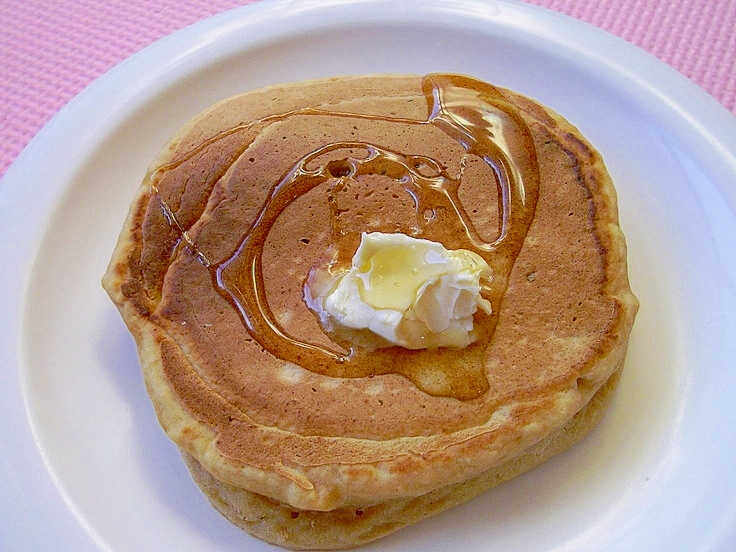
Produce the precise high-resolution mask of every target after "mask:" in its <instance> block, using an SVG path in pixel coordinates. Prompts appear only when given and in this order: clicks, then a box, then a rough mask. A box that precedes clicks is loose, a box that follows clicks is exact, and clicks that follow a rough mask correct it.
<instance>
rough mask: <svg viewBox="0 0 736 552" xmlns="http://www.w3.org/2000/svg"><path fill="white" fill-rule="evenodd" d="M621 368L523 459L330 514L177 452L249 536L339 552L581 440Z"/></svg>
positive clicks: (215, 503) (489, 485)
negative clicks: (224, 476)
mask: <svg viewBox="0 0 736 552" xmlns="http://www.w3.org/2000/svg"><path fill="white" fill-rule="evenodd" d="M620 373H621V367H619V369H618V370H616V372H615V373H614V374H613V375H612V376H611V377H610V378H609V379H608V381H607V382H606V383H605V384H604V385H603V386H602V387H601V388H600V389H599V390H598V391H597V392H596V394H595V395H594V396H593V398H592V399H591V400H590V401H589V402H588V404H587V405H586V406H585V407H583V409H582V410H580V411H579V412H578V413H577V414H576V415H575V416H574V417H573V418H572V419H571V420H570V421H569V422H568V423H567V424H566V425H564V426H563V427H561V428H560V429H558V430H557V431H555V432H553V433H552V434H550V435H548V436H547V437H546V438H545V439H543V440H541V441H539V442H538V443H536V444H535V445H534V446H532V447H531V448H530V449H527V450H526V451H525V452H524V453H523V454H521V455H519V456H517V457H515V458H512V459H511V460H509V461H507V462H504V463H503V464H501V465H500V466H496V467H494V468H491V469H490V470H487V471H485V472H484V473H482V474H480V475H479V476H477V477H474V478H472V479H469V480H467V481H464V482H462V483H458V484H455V485H448V486H446V487H442V488H439V489H437V490H435V491H433V492H430V493H427V494H424V495H420V496H409V497H406V498H400V499H394V500H389V501H387V502H383V503H380V504H374V505H370V506H360V505H356V506H351V507H344V508H338V509H336V510H331V511H326V512H323V511H314V510H296V509H294V508H291V507H289V506H288V505H285V504H281V503H279V502H277V501H275V500H272V499H269V498H267V497H265V496H263V495H260V494H257V493H253V492H250V491H247V490H245V489H241V488H238V487H234V486H232V485H228V484H226V483H223V482H222V481H220V480H218V479H217V478H215V477H214V476H212V474H210V473H209V472H208V471H206V470H205V469H204V468H203V467H202V465H201V464H200V463H199V462H197V460H195V459H194V458H193V457H192V456H191V455H190V454H188V453H186V452H184V451H181V452H182V456H183V458H184V460H185V462H186V464H187V466H188V467H189V470H190V472H191V474H192V477H193V478H194V481H195V482H196V483H197V485H199V487H200V488H201V489H202V491H203V492H204V493H205V495H206V496H207V498H208V499H209V500H210V502H211V503H212V505H213V506H214V507H215V508H216V509H217V510H219V511H220V513H222V514H223V515H224V516H225V517H226V518H227V519H229V520H230V521H231V522H233V523H234V524H235V525H237V526H238V527H241V528H242V529H244V530H245V531H247V532H248V533H250V534H251V535H253V536H255V537H257V538H259V539H262V540H264V541H267V542H270V543H273V544H277V545H279V546H283V547H285V548H290V549H292V550H340V549H346V548H352V547H355V546H359V545H362V544H366V543H368V542H370V541H373V540H376V539H378V538H381V537H384V536H386V535H388V534H390V533H393V532H394V531H397V530H398V529H401V528H402V527H406V526H407V525H410V524H413V523H416V522H419V521H421V520H423V519H426V518H428V517H431V516H433V515H435V514H438V513H440V512H442V511H444V510H447V509H448V508H451V507H453V506H456V505H458V504H461V503H462V502H465V501H467V500H469V499H471V498H473V497H475V496H477V495H479V494H481V493H483V492H485V491H487V490H488V489H491V488H492V487H495V486H496V485H498V484H500V483H503V482H504V481H508V480H509V479H513V478H514V477H516V476H518V475H521V474H522V473H524V472H526V471H529V470H531V469H532V468H534V467H536V466H538V465H539V464H541V463H543V462H545V461H546V460H548V459H550V458H552V457H553V456H555V455H557V454H559V453H561V452H563V451H565V450H567V449H568V448H570V447H571V446H572V445H574V444H575V443H576V442H578V441H579V440H581V439H582V438H583V437H585V435H587V434H588V432H589V431H590V430H591V429H592V428H593V427H594V426H595V425H596V424H597V423H598V422H599V420H600V419H601V418H602V416H603V413H604V412H605V411H606V408H607V406H608V404H609V403H610V401H611V399H612V397H613V395H614V393H613V392H614V390H615V388H616V386H617V384H618V380H619V376H620Z"/></svg>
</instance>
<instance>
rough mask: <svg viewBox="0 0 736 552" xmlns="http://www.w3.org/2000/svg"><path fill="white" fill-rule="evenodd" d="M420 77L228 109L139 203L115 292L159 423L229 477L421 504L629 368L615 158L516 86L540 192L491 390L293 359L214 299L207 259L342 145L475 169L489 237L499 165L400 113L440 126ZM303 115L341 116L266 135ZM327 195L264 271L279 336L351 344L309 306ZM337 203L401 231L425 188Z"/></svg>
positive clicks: (470, 207) (291, 493) (170, 154)
mask: <svg viewBox="0 0 736 552" xmlns="http://www.w3.org/2000/svg"><path fill="white" fill-rule="evenodd" d="M421 82H422V81H421V78H419V77H393V76H391V77H362V78H348V79H334V80H328V81H317V82H311V83H299V84H294V85H285V86H280V87H272V88H269V89H266V90H264V91H257V92H252V93H248V94H246V95H244V96H240V97H236V98H234V99H230V100H227V101H225V102H223V103H221V104H218V105H217V106H215V107H214V108H212V109H211V110H210V111H208V112H207V113H205V114H204V115H202V116H200V117H199V118H197V119H195V120H194V121H193V122H192V123H190V125H188V127H187V128H185V129H184V130H183V131H182V132H181V133H180V134H179V135H178V136H177V138H176V139H175V140H174V141H173V142H172V144H171V145H170V146H169V148H168V149H167V150H165V151H164V152H162V154H161V156H160V158H159V159H158V160H157V162H156V163H155V164H154V166H153V169H154V170H153V171H152V173H151V174H152V175H153V182H151V181H150V179H149V180H147V181H146V182H144V185H143V187H142V188H141V190H140V192H139V196H138V198H137V200H136V202H135V203H134V205H133V207H132V210H131V216H130V218H129V220H128V222H127V224H126V229H125V230H124V232H123V234H122V236H121V241H120V243H119V245H118V249H117V250H116V253H115V257H114V259H113V262H112V264H111V267H110V271H109V273H108V275H107V276H106V280H105V285H106V287H107V289H108V291H109V292H110V294H111V296H112V297H113V299H114V300H115V301H116V302H117V303H118V304H119V306H120V307H121V311H122V313H123V316H124V317H125V320H126V322H127V323H128V325H129V326H130V327H131V330H132V331H133V333H134V335H135V336H136V338H137V340H138V344H139V349H140V350H141V357H142V360H143V368H144V372H145V374H146V378H147V384H148V387H149V390H150V391H151V395H152V399H153V402H154V405H155V406H156V409H157V413H158V415H159V418H160V420H161V423H162V425H163V426H164V428H165V429H166V430H167V432H168V433H169V435H170V436H171V437H172V438H173V439H174V440H175V441H176V442H177V444H179V445H180V446H181V447H182V449H184V450H185V451H187V452H188V453H190V454H192V456H194V457H195V458H196V459H197V461H198V462H199V463H200V464H202V465H203V466H204V467H205V469H206V470H208V471H209V472H211V473H212V474H213V475H215V477H218V478H220V479H222V480H223V481H224V482H226V483H228V484H231V485H236V486H239V487H242V488H245V489H249V490H251V491H255V492H259V493H261V494H264V495H268V496H271V497H272V498H274V499H276V500H279V501H283V502H288V503H290V504H292V505H293V506H295V507H298V508H306V509H322V510H326V509H333V508H336V507H342V506H345V505H350V504H355V503H360V504H368V503H373V502H381V501H384V500H388V499H393V498H396V497H401V496H405V495H418V494H423V493H425V492H429V491H432V490H433V489H436V488H438V487H442V486H445V485H448V484H453V483H458V482H460V481H463V480H465V479H467V478H468V477H473V476H476V475H478V474H479V473H481V472H483V471H485V470H487V469H488V468H490V467H492V466H493V465H496V464H499V463H501V462H503V461H504V460H507V459H508V458H510V457H514V456H516V455H518V454H519V452H520V451H522V450H524V449H525V448H527V447H529V446H531V445H532V444H534V443H535V442H537V441H539V440H540V439H542V438H544V437H545V436H546V435H548V434H549V433H550V432H552V431H554V430H556V429H558V428H559V427H561V426H563V425H564V424H565V423H566V422H567V421H568V420H569V419H570V418H571V417H572V416H573V415H574V414H575V413H576V412H577V411H578V410H579V409H580V408H582V407H583V406H584V405H585V404H586V402H587V401H588V400H589V399H590V397H591V396H592V395H593V394H594V393H595V392H596V390H597V389H598V388H599V387H600V386H601V385H602V384H603V383H604V382H605V381H607V379H608V378H609V377H610V375H611V374H613V373H614V371H615V370H616V369H618V367H619V366H620V364H621V362H622V359H623V356H624V354H625V350H626V339H627V337H628V332H629V330H630V327H631V324H632V323H633V316H634V314H635V311H636V301H635V299H634V298H633V296H632V295H631V293H630V291H629V287H628V281H627V277H626V262H625V247H624V243H623V237H622V235H621V233H620V230H619V229H618V226H617V213H616V204H615V195H614V192H613V188H612V185H611V183H610V181H609V179H608V176H607V173H606V172H605V168H604V167H603V164H602V161H601V160H600V157H599V155H598V154H597V153H596V152H595V150H594V149H593V148H592V147H590V146H589V145H588V144H587V143H586V142H585V141H584V140H583V139H582V138H581V137H580V136H579V134H578V133H577V132H576V131H575V129H573V128H572V127H570V126H569V125H568V124H567V123H565V122H564V121H562V120H561V119H559V118H558V117H556V116H554V115H552V114H550V113H549V112H548V111H546V110H544V109H542V108H541V107H539V106H537V105H536V104H534V103H533V102H530V101H528V100H526V99H524V98H522V97H520V96H518V95H516V94H514V93H511V92H508V91H503V92H502V93H503V94H504V95H505V97H506V98H507V99H508V100H509V101H511V102H513V103H514V104H515V105H516V106H517V108H518V109H519V112H520V113H521V115H522V116H523V118H524V119H525V121H526V122H527V124H528V126H529V129H530V131H531V134H532V137H533V141H534V146H535V149H536V153H537V157H538V160H539V170H540V182H541V185H540V189H539V199H538V202H537V206H536V212H535V215H534V219H533V221H532V224H531V226H530V228H529V230H528V233H527V234H526V239H525V240H524V243H523V247H522V249H521V252H520V253H519V255H518V258H517V259H516V262H515V264H514V267H513V270H512V272H511V274H510V276H509V281H508V289H507V290H506V292H505V294H504V296H503V298H502V301H501V304H500V310H499V312H498V313H497V315H498V324H497V326H496V328H495V332H494V334H493V338H492V340H491V342H490V344H489V345H488V346H487V347H486V348H484V350H483V351H482V355H483V357H482V358H483V366H484V374H485V379H486V381H487V385H488V389H487V390H486V391H485V392H483V393H481V394H480V395H479V396H477V397H474V398H472V399H469V400H459V399H458V398H456V397H455V396H438V395H433V394H431V393H427V392H425V391H423V390H422V389H420V388H419V387H418V386H417V385H415V384H414V383H413V382H412V381H411V380H410V379H408V378H407V377H405V376H403V375H401V374H398V373H390V372H389V373H386V374H380V375H375V376H373V377H359V378H344V377H330V376H326V375H321V374H319V373H316V372H314V371H310V370H309V369H308V366H307V367H306V368H305V367H303V366H299V365H297V364H295V363H286V362H284V361H283V360H281V359H280V358H278V357H277V356H274V355H273V354H271V353H270V352H268V351H267V350H264V348H263V347H262V345H261V344H259V343H258V342H257V341H256V340H255V339H254V338H253V336H252V335H251V334H249V332H248V331H247V329H246V327H245V326H244V324H243V321H242V320H241V318H240V316H239V315H238V312H237V310H236V309H235V308H233V306H232V305H231V304H230V302H228V300H226V298H225V297H223V296H222V295H221V293H219V292H218V289H217V286H216V285H213V272H212V270H211V265H212V264H216V263H219V262H221V261H222V260H223V259H226V258H228V257H230V256H231V255H232V254H233V251H235V250H236V249H237V247H238V244H239V242H240V240H241V239H242V237H243V234H244V232H245V231H246V230H247V229H248V228H249V227H251V226H252V225H253V224H254V222H255V221H256V219H257V217H258V215H259V213H260V212H261V210H262V208H263V205H264V204H265V203H266V202H267V201H268V197H269V194H270V193H271V192H272V189H273V186H274V183H277V182H279V181H280V180H281V179H283V178H284V174H286V173H288V171H289V170H290V169H291V167H292V166H293V164H294V162H295V160H296V159H299V158H301V157H302V156H304V155H307V154H308V153H309V152H312V151H314V150H316V149H317V148H319V147H320V146H322V145H324V144H326V143H332V142H338V141H345V142H347V141H359V142H366V143H371V144H376V145H379V146H381V147H383V148H386V149H388V150H391V151H398V152H404V153H406V152H412V153H415V154H421V155H425V156H427V157H431V158H432V159H435V160H436V161H437V162H439V163H440V164H441V165H442V166H443V167H444V169H445V170H446V171H447V173H449V174H451V175H457V174H460V173H461V171H462V174H463V178H462V182H463V184H462V186H461V189H460V195H461V198H462V200H463V203H464V207H465V209H466V210H467V212H468V213H469V214H470V216H471V217H472V219H473V222H474V223H475V224H476V226H477V227H478V230H479V232H480V233H481V235H483V234H487V235H488V236H492V235H493V233H494V232H495V231H496V227H497V224H498V211H499V210H498V204H497V194H496V191H495V185H494V184H492V182H493V178H494V177H493V174H492V173H491V172H490V171H489V169H488V167H487V166H486V165H485V164H484V163H482V162H480V160H479V159H478V158H477V157H473V156H469V155H467V153H466V151H465V150H464V149H463V147H462V146H461V145H460V144H459V143H458V142H457V141H456V140H453V139H452V138H451V137H450V136H448V135H447V134H446V133H444V132H442V131H441V130H439V129H437V128H432V127H431V128H427V126H426V125H425V126H421V125H416V124H412V123H410V122H409V123H404V122H401V121H394V120H390V121H389V120H388V119H390V118H400V119H402V120H403V119H411V120H416V121H423V120H425V119H426V117H427V110H428V106H427V101H426V99H425V96H424V94H423V93H422V88H421ZM304 106H310V107H314V108H319V109H323V110H325V111H328V112H329V113H330V114H327V115H319V114H317V115H315V114H308V115H305V114H294V115H293V116H289V117H285V118H284V119H283V120H280V121H278V122H275V123H268V124H266V123H263V124H261V123H255V124H249V123H251V122H252V121H256V120H258V119H260V118H263V117H266V116H269V115H272V114H274V113H287V112H289V111H291V110H294V109H298V108H301V107H304ZM336 112H342V113H350V114H352V113H355V114H371V115H377V116H381V117H385V118H386V119H387V120H385V121H384V120H375V119H361V118H353V117H339V116H335V115H334V113H336ZM244 123H245V124H244ZM167 164H169V165H168V166H167ZM162 167H163V168H164V169H166V170H156V169H161V168H162ZM489 182H490V183H491V184H489ZM152 184H153V186H154V187H155V191H156V192H157V193H156V194H154V193H153V192H152V188H151V185H152ZM325 186H326V185H325ZM327 195H329V194H328V192H326V191H324V192H320V193H310V194H307V195H305V196H302V197H300V198H298V199H295V200H294V201H293V202H292V203H291V204H290V205H289V206H288V207H287V208H286V209H285V211H284V213H283V215H281V216H280V217H279V219H278V220H277V222H276V223H275V224H274V225H273V227H272V228H271V231H270V232H269V233H268V237H267V240H266V243H265V245H264V254H263V273H264V278H265V289H266V295H267V297H268V305H269V307H270V309H271V310H272V311H273V314H274V317H275V319H276V320H278V321H279V323H280V324H281V325H282V326H283V328H284V329H285V330H286V331H287V332H288V333H289V334H290V335H294V336H297V337H299V338H303V339H304V340H306V341H309V342H313V343H316V344H321V345H323V346H332V347H335V344H334V343H332V341H331V340H330V339H329V338H328V336H326V335H325V334H324V332H323V331H322V329H321V328H320V326H319V324H318V322H317V320H316V318H315V316H314V315H313V314H312V313H311V312H310V311H309V309H308V308H307V307H306V305H305V303H304V301H303V299H302V294H303V286H304V281H305V278H306V275H307V273H308V272H309V270H310V269H311V268H312V267H313V266H315V265H316V264H318V263H319V262H320V260H321V259H322V258H323V256H324V252H325V250H326V249H328V247H329V246H330V240H331V235H330V224H331V222H330V220H331V219H330V217H331V213H333V211H331V210H330V207H329V205H328V204H327V203H326V202H325V197H326V196H327ZM333 200H334V201H336V202H339V205H341V206H342V207H343V209H342V210H341V212H343V213H344V215H341V216H343V219H342V220H341V221H340V224H342V225H345V226H350V227H359V228H363V229H365V230H380V231H384V232H395V231H404V232H406V231H408V230H410V227H411V221H412V220H413V217H415V216H416V213H415V212H414V205H413V203H412V201H411V198H410V197H408V196H407V194H405V193H403V190H401V189H400V186H398V185H397V184H396V182H395V181H394V180H393V179H391V178H388V177H383V176H381V175H369V176H366V177H362V178H360V179H358V180H357V181H356V182H355V183H353V184H352V185H351V187H350V188H349V189H348V190H346V191H343V192H341V195H340V194H337V195H336V197H334V198H333ZM162 205H163V208H162ZM172 215H173V217H172ZM172 218H173V219H174V220H173V221H172ZM183 230H185V231H186V234H183V233H182V231H183ZM396 359H397V360H396V362H401V353H400V352H397V357H396ZM442 361H443V357H442V355H441V354H439V355H438V359H437V362H442ZM461 383H462V382H461ZM461 383H460V384H461Z"/></svg>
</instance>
